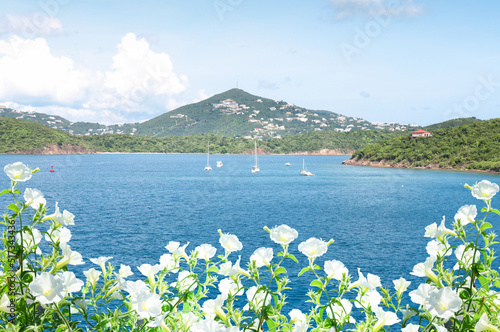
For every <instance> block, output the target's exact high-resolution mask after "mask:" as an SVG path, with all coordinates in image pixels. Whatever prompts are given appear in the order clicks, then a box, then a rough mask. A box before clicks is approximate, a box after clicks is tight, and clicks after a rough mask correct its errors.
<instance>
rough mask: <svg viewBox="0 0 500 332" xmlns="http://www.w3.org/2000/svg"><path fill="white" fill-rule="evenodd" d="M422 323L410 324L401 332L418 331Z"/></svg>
mask: <svg viewBox="0 0 500 332" xmlns="http://www.w3.org/2000/svg"><path fill="white" fill-rule="evenodd" d="M419 328H420V325H415V324H408V325H406V326H405V327H403V328H402V329H401V332H418V331H419Z"/></svg>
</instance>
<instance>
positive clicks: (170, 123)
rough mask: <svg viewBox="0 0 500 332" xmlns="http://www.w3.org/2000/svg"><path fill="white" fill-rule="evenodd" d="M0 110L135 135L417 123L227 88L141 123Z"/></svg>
mask: <svg viewBox="0 0 500 332" xmlns="http://www.w3.org/2000/svg"><path fill="white" fill-rule="evenodd" d="M0 116H4V117H14V118H18V119H24V120H28V121H32V122H38V123H42V124H45V125H47V126H49V127H52V128H54V129H61V130H64V131H66V132H68V133H70V134H74V135H102V134H114V133H119V134H132V135H139V136H156V137H162V136H186V135H192V134H204V133H213V134H217V135H222V136H234V137H238V136H246V137H256V138H272V137H277V138H279V137H284V136H292V135H296V134H301V133H308V132H314V131H329V130H332V131H338V132H349V131H351V130H353V131H355V130H389V131H407V130H411V129H413V128H418V127H419V126H417V125H405V124H397V123H391V124H383V123H378V122H374V123H371V122H368V121H366V120H364V119H361V118H357V117H351V116H345V115H342V114H339V113H335V112H330V111H325V110H311V109H306V108H304V107H299V106H296V105H293V104H290V103H287V102H285V101H277V100H273V99H269V98H265V97H260V96H257V95H253V94H250V93H248V92H246V91H244V90H241V89H237V88H234V89H230V90H227V91H225V92H222V93H219V94H216V95H213V96H211V97H209V98H207V99H205V100H202V101H199V102H196V103H192V104H188V105H184V106H181V107H179V108H176V109H174V110H172V111H169V112H166V113H163V114H160V115H158V116H156V117H154V118H152V119H149V120H147V121H144V122H141V123H127V124H123V125H108V126H106V125H101V124H99V123H90V122H74V123H73V122H71V121H69V120H66V119H64V118H62V117H60V116H56V115H48V114H44V113H37V112H32V113H28V112H22V111H16V110H13V109H9V108H5V107H4V108H0Z"/></svg>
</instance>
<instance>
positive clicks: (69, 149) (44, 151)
mask: <svg viewBox="0 0 500 332" xmlns="http://www.w3.org/2000/svg"><path fill="white" fill-rule="evenodd" d="M353 152H354V150H347V151H344V150H341V149H320V150H316V151H298V152H292V153H270V152H266V151H264V149H262V148H259V149H257V153H258V154H259V155H277V156H279V155H283V156H295V155H297V156H350V155H352V153H353ZM70 154H200V155H203V154H206V153H205V152H189V153H183V152H107V151H95V150H89V149H87V148H84V147H82V146H76V145H72V144H63V145H62V146H58V145H50V146H45V147H42V148H38V149H34V150H29V151H16V152H4V153H0V155H70ZM231 154H234V155H251V154H254V150H253V149H252V150H248V151H244V152H241V153H211V154H210V155H220V156H223V155H231Z"/></svg>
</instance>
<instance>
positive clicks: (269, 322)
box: [266, 319, 276, 332]
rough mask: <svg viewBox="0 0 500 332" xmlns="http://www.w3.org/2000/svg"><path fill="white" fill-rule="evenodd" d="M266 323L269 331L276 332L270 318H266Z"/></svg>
mask: <svg viewBox="0 0 500 332" xmlns="http://www.w3.org/2000/svg"><path fill="white" fill-rule="evenodd" d="M266 324H267V328H268V330H269V331H273V332H276V324H275V323H274V322H273V320H272V319H268V320H266Z"/></svg>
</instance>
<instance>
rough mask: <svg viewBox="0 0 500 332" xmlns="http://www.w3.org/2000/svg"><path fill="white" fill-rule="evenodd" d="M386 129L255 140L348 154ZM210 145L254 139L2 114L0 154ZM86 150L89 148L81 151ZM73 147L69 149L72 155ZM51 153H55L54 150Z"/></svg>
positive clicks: (265, 147)
mask: <svg viewBox="0 0 500 332" xmlns="http://www.w3.org/2000/svg"><path fill="white" fill-rule="evenodd" d="M401 134H402V133H401V132H390V131H352V132H347V133H343V132H332V131H325V132H315V133H306V134H300V135H295V136H289V137H284V138H282V139H277V138H273V139H267V140H261V141H259V142H258V146H259V151H260V152H261V153H280V154H288V153H311V152H317V151H319V150H323V149H328V150H335V152H336V153H345V154H350V153H351V152H352V151H354V150H355V149H359V148H362V147H364V146H365V145H366V144H369V143H374V142H377V141H379V140H381V139H388V138H392V137H396V136H398V135H401ZM208 143H210V150H211V152H212V153H246V152H248V151H251V150H252V149H253V140H252V139H245V138H236V137H225V136H219V135H215V134H200V135H189V136H165V137H148V136H133V135H123V134H108V135H89V136H73V135H69V134H67V133H65V132H63V131H60V130H56V129H52V128H48V127H46V126H43V125H41V124H37V123H33V122H29V121H24V120H17V119H11V118H2V117H0V147H1V149H0V153H16V152H17V153H45V152H46V151H45V150H44V149H43V148H44V147H50V148H51V149H52V150H54V149H53V147H54V146H55V147H62V146H67V145H72V146H75V147H81V148H82V149H80V150H79V153H86V152H90V151H96V152H157V153H204V152H205V151H206V147H207V144H208ZM84 149H87V150H84ZM72 151H73V150H70V151H67V152H68V153H71V152H72ZM52 153H57V151H53V152H52Z"/></svg>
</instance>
